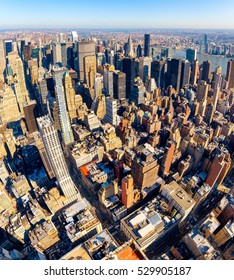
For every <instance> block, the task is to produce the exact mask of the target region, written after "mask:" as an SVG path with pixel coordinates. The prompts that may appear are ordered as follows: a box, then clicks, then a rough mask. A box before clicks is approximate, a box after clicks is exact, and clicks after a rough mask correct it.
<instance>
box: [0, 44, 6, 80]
mask: <svg viewBox="0 0 234 280" xmlns="http://www.w3.org/2000/svg"><path fill="white" fill-rule="evenodd" d="M5 67H6V59H5V53H4V46H3V41H2V40H0V81H3V80H4V71H5Z"/></svg>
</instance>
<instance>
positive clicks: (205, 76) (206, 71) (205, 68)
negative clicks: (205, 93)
mask: <svg viewBox="0 0 234 280" xmlns="http://www.w3.org/2000/svg"><path fill="white" fill-rule="evenodd" d="M210 72H211V61H210V60H207V61H203V64H202V80H203V81H206V82H207V83H209V82H210Z"/></svg>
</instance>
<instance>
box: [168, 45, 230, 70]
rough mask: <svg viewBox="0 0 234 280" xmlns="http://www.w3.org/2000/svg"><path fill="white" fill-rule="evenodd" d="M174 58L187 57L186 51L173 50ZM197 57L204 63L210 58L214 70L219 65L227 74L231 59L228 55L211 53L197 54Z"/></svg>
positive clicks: (200, 62)
mask: <svg viewBox="0 0 234 280" xmlns="http://www.w3.org/2000/svg"><path fill="white" fill-rule="evenodd" d="M173 58H177V59H184V58H186V51H183V50H173ZM197 59H198V60H199V64H202V62H203V61H205V60H210V61H211V63H212V71H215V69H216V68H217V67H218V66H221V67H222V73H223V74H224V75H226V71H227V63H228V61H229V60H230V58H228V57H224V56H218V55H210V54H202V53H198V54H197Z"/></svg>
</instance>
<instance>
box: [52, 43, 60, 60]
mask: <svg viewBox="0 0 234 280" xmlns="http://www.w3.org/2000/svg"><path fill="white" fill-rule="evenodd" d="M53 63H54V64H55V63H61V64H62V52H61V44H60V43H56V42H54V43H53Z"/></svg>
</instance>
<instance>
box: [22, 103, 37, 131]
mask: <svg viewBox="0 0 234 280" xmlns="http://www.w3.org/2000/svg"><path fill="white" fill-rule="evenodd" d="M36 106H37V102H36V100H32V101H29V102H26V103H24V104H23V110H24V116H25V120H26V124H27V128H28V132H29V133H32V132H35V131H37V124H36V117H37V111H36V110H37V107H36Z"/></svg>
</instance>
